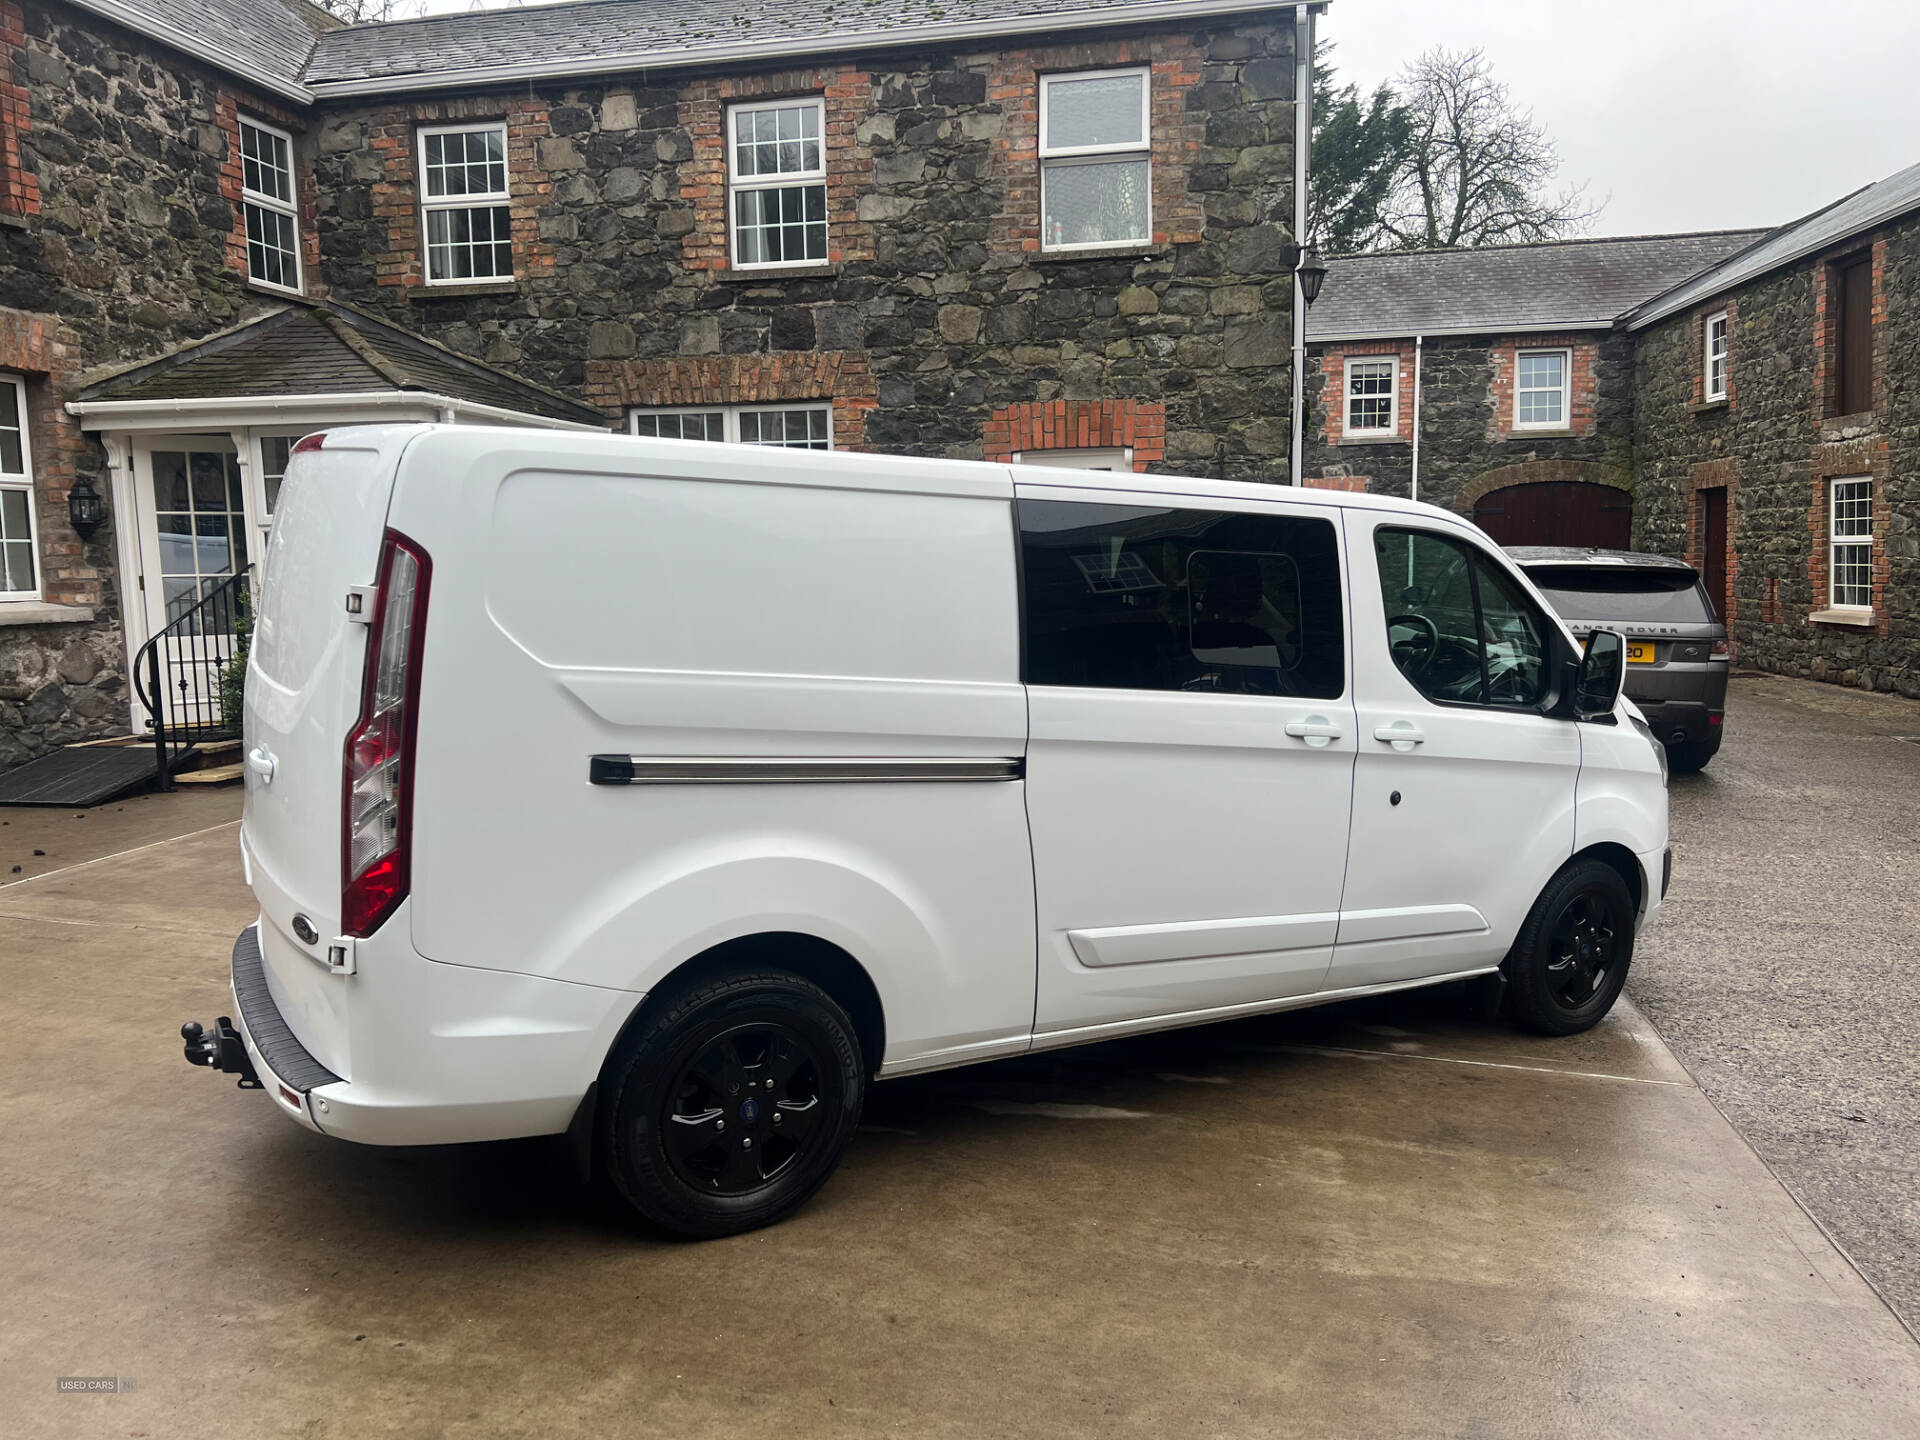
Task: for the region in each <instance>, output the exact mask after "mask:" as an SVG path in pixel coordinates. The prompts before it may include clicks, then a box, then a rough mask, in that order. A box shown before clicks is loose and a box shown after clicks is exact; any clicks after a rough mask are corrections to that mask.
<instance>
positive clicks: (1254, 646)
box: [1017, 485, 1354, 1039]
mask: <svg viewBox="0 0 1920 1440" xmlns="http://www.w3.org/2000/svg"><path fill="white" fill-rule="evenodd" d="M1017 493H1018V495H1019V502H1018V503H1019V521H1020V546H1021V564H1022V581H1023V589H1024V601H1025V622H1024V623H1025V626H1026V637H1025V638H1026V652H1025V666H1026V678H1027V683H1028V709H1029V737H1030V738H1029V742H1028V750H1027V786H1026V788H1027V815H1028V823H1029V826H1030V828H1031V832H1032V836H1033V863H1034V882H1035V889H1036V900H1037V923H1038V928H1039V967H1040V968H1039V983H1038V988H1037V993H1036V1000H1035V1027H1034V1028H1035V1031H1036V1033H1037V1035H1038V1036H1040V1037H1042V1038H1043V1039H1044V1037H1046V1036H1048V1035H1052V1036H1054V1037H1055V1038H1059V1037H1060V1036H1061V1035H1062V1034H1063V1032H1071V1033H1074V1034H1075V1035H1076V1037H1078V1036H1080V1035H1084V1034H1086V1033H1088V1032H1095V1033H1097V1032H1098V1031H1100V1030H1102V1029H1107V1030H1110V1031H1113V1032H1115V1033H1119V1032H1121V1031H1124V1030H1126V1029H1128V1028H1130V1027H1132V1028H1138V1027H1140V1026H1142V1025H1145V1024H1149V1023H1151V1022H1152V1021H1153V1020H1154V1019H1155V1018H1156V1017H1164V1016H1173V1015H1195V1014H1198V1013H1202V1012H1209V1011H1212V1012H1222V1013H1231V1011H1232V1010H1233V1009H1234V1008H1235V1007H1249V1008H1257V1007H1258V1006H1259V1005H1260V1004H1262V1003H1265V1002H1271V1001H1272V1000H1275V999H1277V998H1283V997H1287V996H1292V995H1301V994H1306V993H1309V992H1311V991H1313V990H1316V989H1318V988H1320V986H1321V984H1322V982H1323V980H1324V979H1325V977H1326V972H1327V967H1328V965H1329V963H1330V961H1331V958H1332V946H1333V939H1334V931H1335V924H1336V915H1337V911H1338V909H1339V904H1340V883H1341V876H1342V872H1343V870H1344V868H1345V857H1346V841H1347V815H1348V808H1349V803H1350V801H1351V798H1352V791H1351V787H1352V771H1353V758H1354V715H1353V699H1352V690H1351V687H1350V685H1349V682H1348V665H1347V653H1346V652H1347V645H1346V636H1345V622H1344V617H1345V613H1346V605H1345V599H1344V591H1343V582H1342V577H1341V570H1342V565H1341V539H1340V533H1339V524H1338V519H1337V513H1338V512H1337V511H1334V510H1332V509H1330V508H1327V507H1324V506H1314V505H1287V504H1258V503H1242V504H1225V503H1221V504H1207V503H1205V502H1201V501H1198V500H1193V501H1188V500H1182V499H1175V498H1169V497H1167V496H1165V495H1154V494H1150V493H1141V494H1138V495H1132V494H1127V493H1118V492H1114V491H1110V490H1101V491H1082V490H1075V489H1071V488H1066V487H1056V486H1045V485H1019V486H1018V487H1017Z"/></svg>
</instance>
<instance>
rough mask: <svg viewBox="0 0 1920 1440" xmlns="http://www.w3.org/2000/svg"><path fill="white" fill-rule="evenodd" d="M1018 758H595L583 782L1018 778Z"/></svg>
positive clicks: (1021, 763)
mask: <svg viewBox="0 0 1920 1440" xmlns="http://www.w3.org/2000/svg"><path fill="white" fill-rule="evenodd" d="M1026 769H1027V762H1026V761H1025V760H1023V759H1021V758H1019V757H1018V756H1012V757H1007V758H1000V757H992V758H987V759H970V758H968V757H965V756H956V757H954V758H951V759H898V760H865V759H838V758H833V757H821V758H817V759H816V758H811V757H809V758H793V759H789V758H785V757H773V756H758V755H740V756H734V755H595V756H593V757H591V759H590V760H589V761H588V762H587V779H588V780H589V781H590V782H591V783H592V784H595V785H821V784H866V783H872V782H876V781H891V782H895V783H899V782H925V781H956V780H1019V779H1022V778H1024V776H1025V775H1026Z"/></svg>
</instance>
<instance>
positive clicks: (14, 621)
mask: <svg viewBox="0 0 1920 1440" xmlns="http://www.w3.org/2000/svg"><path fill="white" fill-rule="evenodd" d="M91 619H93V607H92V606H90V605H53V604H49V603H48V602H47V601H45V600H0V626H5V625H84V624H86V623H87V621H89V620H91Z"/></svg>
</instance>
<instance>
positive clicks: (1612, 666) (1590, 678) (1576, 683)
mask: <svg viewBox="0 0 1920 1440" xmlns="http://www.w3.org/2000/svg"><path fill="white" fill-rule="evenodd" d="M1626 678H1627V641H1626V637H1625V636H1623V635H1622V634H1621V633H1620V632H1619V631H1618V630H1596V631H1594V632H1593V634H1592V635H1590V636H1588V637H1587V653H1586V654H1585V655H1583V656H1581V657H1580V666H1579V668H1578V669H1577V670H1576V671H1575V672H1574V677H1573V718H1574V719H1576V720H1597V719H1599V718H1600V717H1601V716H1603V715H1611V714H1612V713H1613V707H1614V705H1615V703H1616V702H1617V701H1618V700H1619V699H1620V687H1621V685H1622V684H1624V683H1625V681H1626Z"/></svg>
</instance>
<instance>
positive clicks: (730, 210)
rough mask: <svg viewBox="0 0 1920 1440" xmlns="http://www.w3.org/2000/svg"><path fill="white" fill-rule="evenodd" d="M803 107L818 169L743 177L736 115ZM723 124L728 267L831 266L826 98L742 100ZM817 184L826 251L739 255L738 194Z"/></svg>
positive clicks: (729, 109) (731, 107)
mask: <svg viewBox="0 0 1920 1440" xmlns="http://www.w3.org/2000/svg"><path fill="white" fill-rule="evenodd" d="M803 107H804V108H807V109H811V110H813V111H814V112H816V113H817V114H818V115H819V117H820V168H819V170H818V171H812V170H788V171H783V172H781V173H780V174H778V175H776V176H774V177H772V178H768V177H766V176H763V175H756V176H753V177H751V178H748V179H743V178H742V177H741V174H740V163H739V149H740V131H739V128H738V126H737V125H736V124H735V123H734V117H735V116H737V115H741V114H747V113H752V112H756V111H761V110H797V109H801V108H803ZM721 123H722V125H723V126H724V127H725V131H726V137H727V151H726V161H727V186H726V197H725V203H726V207H727V266H728V268H729V269H732V270H796V269H803V268H806V267H810V266H817V265H831V264H832V263H833V216H832V214H831V213H830V210H829V207H828V204H827V201H828V199H829V198H830V193H831V192H830V191H829V188H828V185H827V97H826V96H824V95H788V96H785V97H783V98H780V99H776V100H741V101H737V102H735V103H732V104H729V105H728V106H727V107H726V110H725V112H724V114H723V116H722V122H721ZM815 185H818V186H819V187H820V193H821V213H822V214H823V215H825V216H826V218H825V220H824V221H823V222H822V223H823V226H824V228H825V231H826V239H825V249H824V253H822V254H821V255H820V257H819V258H818V259H814V258H811V257H805V256H803V257H802V258H800V259H798V260H742V259H741V258H740V212H739V208H738V207H737V206H736V204H735V203H734V198H735V196H737V195H739V194H740V193H741V192H742V191H747V190H798V189H803V188H804V189H811V188H812V187H813V186H815ZM708 408H711V407H708Z"/></svg>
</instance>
